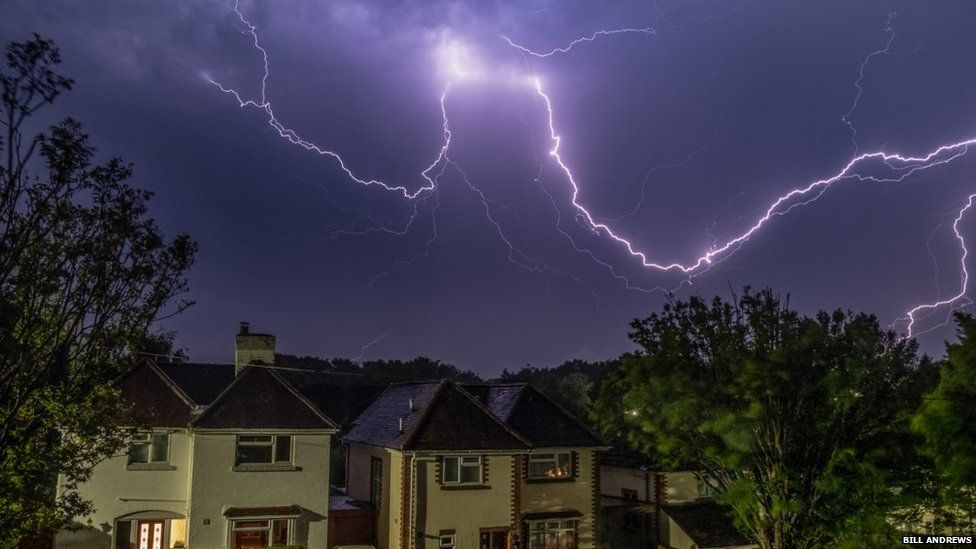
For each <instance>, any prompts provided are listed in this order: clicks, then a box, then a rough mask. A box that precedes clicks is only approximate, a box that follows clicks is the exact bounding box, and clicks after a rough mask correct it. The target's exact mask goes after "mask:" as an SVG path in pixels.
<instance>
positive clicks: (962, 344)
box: [911, 313, 976, 532]
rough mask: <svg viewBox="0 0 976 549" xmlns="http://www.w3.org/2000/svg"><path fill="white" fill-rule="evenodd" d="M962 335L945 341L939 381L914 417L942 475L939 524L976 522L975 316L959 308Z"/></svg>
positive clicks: (967, 527) (966, 526) (962, 526)
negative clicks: (948, 342)
mask: <svg viewBox="0 0 976 549" xmlns="http://www.w3.org/2000/svg"><path fill="white" fill-rule="evenodd" d="M956 322H957V324H958V326H959V329H958V333H959V341H958V342H957V343H955V344H952V345H947V346H946V356H947V360H946V361H945V362H944V363H943V364H942V368H941V369H940V371H939V380H938V384H937V385H936V387H935V388H934V389H933V390H932V391H931V392H929V393H928V394H926V395H925V400H924V401H923V402H922V404H921V406H919V409H918V411H917V412H916V413H915V415H914V416H913V417H912V422H911V427H912V430H913V431H915V432H916V433H918V434H919V435H920V436H921V437H922V438H923V440H924V442H925V444H924V446H923V451H924V452H925V454H926V455H928V456H929V457H930V458H931V459H932V461H933V462H934V463H935V468H936V470H937V471H938V473H939V474H940V476H941V479H940V480H941V481H942V482H941V483H939V485H938V487H939V488H940V489H941V492H940V493H939V498H938V499H939V501H938V503H939V505H938V506H936V507H935V508H934V509H933V512H934V514H935V515H936V517H935V518H936V520H938V521H940V523H939V524H937V527H938V528H939V529H940V530H944V529H956V530H959V531H965V532H972V531H973V528H974V527H976V319H974V318H973V317H972V316H971V315H967V314H961V313H957V314H956Z"/></svg>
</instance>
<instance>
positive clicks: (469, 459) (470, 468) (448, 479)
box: [443, 456, 481, 484]
mask: <svg viewBox="0 0 976 549" xmlns="http://www.w3.org/2000/svg"><path fill="white" fill-rule="evenodd" d="M443 466H444V471H443V481H444V484H481V457H480V456H448V457H445V458H444V465H443Z"/></svg>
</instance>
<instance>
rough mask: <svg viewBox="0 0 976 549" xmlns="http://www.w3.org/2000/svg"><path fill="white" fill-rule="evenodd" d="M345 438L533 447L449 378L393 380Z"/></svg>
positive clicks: (409, 445) (400, 445)
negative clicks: (395, 382)
mask: <svg viewBox="0 0 976 549" xmlns="http://www.w3.org/2000/svg"><path fill="white" fill-rule="evenodd" d="M401 420H402V422H403V428H402V430H401V428H400V422H401ZM343 438H344V439H345V440H347V441H349V442H359V443H363V444H370V445H373V446H383V447H386V448H395V449H398V450H521V449H528V448H529V447H530V446H529V443H528V442H527V441H526V440H524V439H523V438H522V437H521V436H519V434H518V433H516V432H515V431H514V430H512V429H511V428H510V427H508V426H507V425H506V424H505V423H504V422H502V421H501V420H500V419H499V418H498V417H496V416H495V415H494V414H493V413H492V412H491V411H490V410H489V409H488V408H487V407H485V405H484V404H483V403H482V402H481V401H479V400H478V399H477V398H475V397H474V396H472V395H471V394H470V393H468V392H467V391H465V390H464V389H463V388H461V387H460V386H458V385H457V384H456V383H454V382H452V381H446V380H445V381H439V382H418V383H400V384H395V385H391V386H389V387H388V388H387V389H386V390H385V391H383V393H382V394H380V396H379V397H377V398H376V400H375V401H373V403H372V404H370V405H369V407H367V408H366V410H365V411H364V412H363V413H362V414H360V416H359V417H358V418H356V420H355V422H354V423H353V425H352V427H351V428H350V429H349V432H348V433H346V435H345V436H344V437H343Z"/></svg>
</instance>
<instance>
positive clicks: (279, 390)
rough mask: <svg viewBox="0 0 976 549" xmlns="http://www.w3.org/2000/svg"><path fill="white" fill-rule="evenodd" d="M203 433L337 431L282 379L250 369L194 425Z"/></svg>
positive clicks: (276, 375) (262, 370) (273, 374)
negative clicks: (287, 430) (282, 430)
mask: <svg viewBox="0 0 976 549" xmlns="http://www.w3.org/2000/svg"><path fill="white" fill-rule="evenodd" d="M191 425H192V426H193V427H197V428H202V429H336V428H338V426H337V425H336V424H335V423H333V422H332V421H331V420H330V419H329V418H327V417H326V416H325V415H324V414H322V412H321V411H319V410H318V409H317V408H316V407H315V406H314V405H313V404H312V403H311V402H309V401H308V399H306V398H305V397H303V396H302V395H301V394H300V393H299V392H298V391H297V390H296V389H295V388H294V387H292V386H291V385H289V384H288V382H287V381H285V380H283V379H282V378H281V376H279V375H278V374H277V373H275V372H274V371H272V370H269V369H267V368H256V367H248V368H246V369H245V370H244V371H243V372H242V373H241V374H239V375H238V376H237V377H236V378H235V379H234V381H233V382H232V383H231V384H230V385H228V386H227V388H226V389H225V390H224V391H223V392H222V393H221V394H220V396H218V397H217V398H216V399H215V400H214V401H213V403H212V404H210V406H208V407H207V409H206V410H205V411H204V412H203V413H202V414H200V416H199V417H197V418H196V419H194V420H193V422H192V423H191Z"/></svg>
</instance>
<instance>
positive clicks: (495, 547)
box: [479, 530, 508, 549]
mask: <svg viewBox="0 0 976 549" xmlns="http://www.w3.org/2000/svg"><path fill="white" fill-rule="evenodd" d="M479 549H508V531H503V530H496V531H493V532H481V543H480V544H479Z"/></svg>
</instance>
